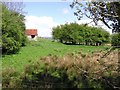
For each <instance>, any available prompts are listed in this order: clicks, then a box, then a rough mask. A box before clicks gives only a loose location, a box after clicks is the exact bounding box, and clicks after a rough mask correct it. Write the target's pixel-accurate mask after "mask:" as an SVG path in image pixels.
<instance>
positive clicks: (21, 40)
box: [1, 4, 26, 54]
mask: <svg viewBox="0 0 120 90" xmlns="http://www.w3.org/2000/svg"><path fill="white" fill-rule="evenodd" d="M2 9H3V10H2V28H1V29H2V46H3V47H2V53H3V54H13V53H17V52H18V51H19V49H20V47H21V46H25V45H26V36H25V24H24V22H23V21H24V16H23V15H22V14H20V13H18V12H15V11H13V10H10V9H8V8H7V6H5V5H3V4H2Z"/></svg>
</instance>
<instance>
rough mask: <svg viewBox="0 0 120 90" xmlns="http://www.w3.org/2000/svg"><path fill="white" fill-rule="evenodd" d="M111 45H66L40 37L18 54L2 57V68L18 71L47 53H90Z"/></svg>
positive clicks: (61, 54) (59, 54)
mask: <svg viewBox="0 0 120 90" xmlns="http://www.w3.org/2000/svg"><path fill="white" fill-rule="evenodd" d="M107 48H109V46H81V45H64V44H61V43H58V42H52V40H48V39H39V40H38V41H31V42H29V43H28V45H27V46H26V47H23V48H22V49H21V50H20V52H19V53H18V54H13V55H6V56H4V57H3V58H2V68H3V70H4V69H5V68H10V67H12V68H15V70H16V71H17V72H22V71H23V69H24V67H25V65H27V64H30V63H33V62H34V61H36V60H38V59H40V58H41V57H43V56H47V55H50V54H51V55H58V56H60V57H62V56H63V55H65V54H67V53H71V52H83V53H87V54H90V53H91V52H93V51H98V50H105V49H107Z"/></svg>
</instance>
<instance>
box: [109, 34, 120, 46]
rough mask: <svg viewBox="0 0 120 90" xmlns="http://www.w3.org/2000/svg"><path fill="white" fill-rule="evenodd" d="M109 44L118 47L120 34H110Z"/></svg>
mask: <svg viewBox="0 0 120 90" xmlns="http://www.w3.org/2000/svg"><path fill="white" fill-rule="evenodd" d="M111 43H112V46H117V47H120V34H119V33H115V34H112V40H111Z"/></svg>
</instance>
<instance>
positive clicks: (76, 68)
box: [22, 51, 120, 89]
mask: <svg viewBox="0 0 120 90" xmlns="http://www.w3.org/2000/svg"><path fill="white" fill-rule="evenodd" d="M117 53H118V52H116V51H113V52H111V53H110V55H109V56H107V57H105V58H102V59H101V60H98V59H99V58H100V57H101V56H102V55H104V52H96V53H94V54H93V55H85V56H84V57H83V54H82V53H76V54H73V53H72V54H68V55H66V56H64V57H63V58H61V57H57V56H47V57H44V58H41V60H42V61H41V62H40V63H38V62H37V63H36V64H32V65H29V66H27V68H25V76H24V77H23V82H22V83H24V84H25V85H26V87H30V86H31V85H33V84H34V86H31V87H43V88H45V87H50V88H73V87H74V88H99V89H105V88H112V89H114V87H117V88H118V87H119V81H118V79H119V77H120V76H119V72H118V71H117V69H118V57H117ZM41 63H44V66H43V67H42V68H40V67H41ZM28 83H29V84H28ZM31 83H32V84H31Z"/></svg>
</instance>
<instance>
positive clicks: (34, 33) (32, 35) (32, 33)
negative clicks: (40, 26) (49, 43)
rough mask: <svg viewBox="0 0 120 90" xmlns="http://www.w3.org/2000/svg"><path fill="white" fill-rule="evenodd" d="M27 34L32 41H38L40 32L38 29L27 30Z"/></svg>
mask: <svg viewBox="0 0 120 90" xmlns="http://www.w3.org/2000/svg"><path fill="white" fill-rule="evenodd" d="M25 34H26V35H27V37H28V39H30V40H37V37H38V32H37V29H26V32H25Z"/></svg>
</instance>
